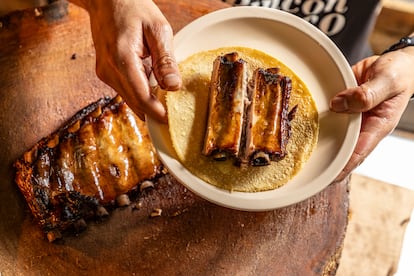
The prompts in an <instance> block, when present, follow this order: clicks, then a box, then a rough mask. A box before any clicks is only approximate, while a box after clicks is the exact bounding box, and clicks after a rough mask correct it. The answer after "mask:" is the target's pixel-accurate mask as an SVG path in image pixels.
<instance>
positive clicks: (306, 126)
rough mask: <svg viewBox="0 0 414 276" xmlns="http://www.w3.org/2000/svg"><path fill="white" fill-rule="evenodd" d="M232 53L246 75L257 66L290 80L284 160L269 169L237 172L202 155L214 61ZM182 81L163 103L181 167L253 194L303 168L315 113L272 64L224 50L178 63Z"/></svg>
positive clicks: (296, 85)
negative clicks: (244, 65)
mask: <svg viewBox="0 0 414 276" xmlns="http://www.w3.org/2000/svg"><path fill="white" fill-rule="evenodd" d="M234 51H237V52H238V53H239V55H240V57H241V58H242V59H244V60H245V61H247V63H248V64H249V76H251V75H252V72H253V70H254V69H256V68H257V67H263V68H266V67H279V68H280V69H281V74H283V75H286V76H289V77H290V78H291V79H292V94H291V99H290V107H293V106H295V105H296V104H298V110H297V112H296V115H295V118H294V120H293V121H292V137H291V139H290V140H289V143H288V147H287V152H288V153H287V156H286V157H285V158H284V159H283V160H281V161H278V162H272V164H271V165H269V166H263V167H248V168H246V169H242V168H239V167H237V166H235V165H234V164H233V160H227V161H214V160H212V159H211V158H208V157H206V156H204V155H202V153H201V151H202V148H203V142H204V134H205V128H206V123H207V112H208V93H209V85H210V77H211V71H212V65H213V61H214V59H215V58H216V57H217V56H219V55H223V54H226V53H229V52H234ZM179 67H180V70H181V74H182V77H183V87H182V89H181V90H180V91H176V92H167V94H166V104H167V110H168V124H169V131H170V135H171V140H172V145H173V147H174V149H175V151H176V153H177V156H178V159H179V160H180V162H181V163H182V164H183V165H184V166H185V167H186V168H187V169H188V170H189V171H190V172H191V173H193V174H194V175H196V176H197V177H199V178H201V179H203V180H204V181H206V182H207V183H210V184H212V185H215V186H217V187H220V188H223V189H227V190H230V191H242V192H258V191H266V190H271V189H276V188H278V187H280V186H282V185H284V184H285V183H287V182H288V181H289V180H290V179H291V178H292V177H293V176H294V175H296V174H297V173H298V172H299V170H300V169H301V168H302V166H303V164H304V163H305V162H306V161H307V160H308V159H309V157H310V155H311V153H312V151H313V150H314V148H315V146H316V143H317V139H318V128H319V124H318V112H317V109H316V105H315V102H314V100H313V98H312V95H311V93H310V92H309V90H308V88H307V87H306V85H305V84H304V83H303V81H302V80H301V79H300V78H299V77H298V76H296V74H294V72H292V70H290V69H289V68H288V67H286V66H285V65H284V64H282V63H281V62H280V61H278V60H277V59H275V58H273V57H271V56H269V55H267V54H265V53H263V52H261V51H257V50H254V49H250V48H245V47H226V48H219V49H215V50H210V51H203V52H199V53H196V54H194V55H192V56H190V57H188V58H187V59H186V60H184V61H183V62H181V63H180V64H179Z"/></svg>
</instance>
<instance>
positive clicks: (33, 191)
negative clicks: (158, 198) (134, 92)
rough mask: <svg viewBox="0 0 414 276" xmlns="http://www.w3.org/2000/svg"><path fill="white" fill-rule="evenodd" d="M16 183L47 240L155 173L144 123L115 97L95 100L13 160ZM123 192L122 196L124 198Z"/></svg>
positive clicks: (118, 199)
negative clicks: (19, 157) (20, 156)
mask: <svg viewBox="0 0 414 276" xmlns="http://www.w3.org/2000/svg"><path fill="white" fill-rule="evenodd" d="M15 167H16V183H17V185H18V186H19V188H20V190H21V191H22V193H23V195H24V197H25V199H26V201H27V203H28V205H29V207H30V209H31V212H32V214H33V215H34V217H35V218H36V219H37V221H38V222H39V224H40V226H41V227H42V229H43V230H44V231H45V232H46V233H47V236H48V238H49V240H50V241H53V240H54V239H56V238H58V237H59V235H60V231H62V230H66V229H68V228H69V227H75V228H83V227H84V226H85V223H84V219H87V218H91V217H102V216H106V215H108V212H107V211H106V209H105V207H106V206H112V205H113V204H114V203H115V202H118V204H119V205H125V204H127V203H128V198H127V197H126V196H125V195H126V194H128V193H130V192H131V191H134V190H137V189H139V185H140V183H143V182H145V181H151V180H153V179H155V178H156V177H158V176H159V175H160V174H161V163H160V161H159V160H158V158H157V155H156V152H155V149H154V148H153V145H152V143H151V140H150V138H149V134H148V131H147V128H146V125H145V123H144V122H143V121H141V120H140V119H139V118H138V117H137V116H136V115H135V114H134V113H133V112H132V110H131V109H129V107H128V106H127V105H126V103H125V102H124V101H123V100H122V99H121V98H120V97H115V98H113V99H109V98H106V99H101V100H100V101H98V102H96V103H93V104H91V105H90V106H88V107H86V108H84V109H83V110H81V111H80V112H78V113H77V114H76V115H75V116H74V117H73V118H72V119H71V120H70V121H69V122H68V123H67V124H65V126H63V127H62V128H61V129H59V130H58V131H56V132H55V133H53V134H51V135H50V136H48V137H45V138H44V139H42V140H40V141H39V142H38V143H37V144H36V145H35V146H34V147H33V148H32V149H30V150H29V151H27V152H26V153H25V154H24V155H23V157H22V158H21V159H19V160H18V161H17V162H16V163H15ZM125 197H126V198H125Z"/></svg>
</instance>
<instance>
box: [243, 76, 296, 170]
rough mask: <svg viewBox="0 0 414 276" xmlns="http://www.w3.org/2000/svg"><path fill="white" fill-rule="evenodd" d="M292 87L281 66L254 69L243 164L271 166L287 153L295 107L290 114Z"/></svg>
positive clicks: (250, 88) (250, 89)
mask: <svg viewBox="0 0 414 276" xmlns="http://www.w3.org/2000/svg"><path fill="white" fill-rule="evenodd" d="M291 90H292V82H291V80H290V78H288V77H286V76H282V75H281V74H279V69H278V68H268V69H262V68H258V69H256V70H255V72H254V75H253V79H252V81H251V85H250V87H249V98H250V99H251V100H250V105H249V107H248V111H247V113H246V127H245V139H246V141H245V148H244V150H243V156H242V158H241V159H242V160H241V162H242V163H246V162H247V163H249V164H251V165H254V166H262V165H268V164H270V161H277V160H280V159H281V158H283V157H284V156H285V155H286V145H287V142H288V140H289V136H290V120H291V119H292V117H293V114H294V112H295V110H296V107H295V108H294V109H293V111H292V113H291V114H290V115H289V110H288V108H289V98H290V93H291Z"/></svg>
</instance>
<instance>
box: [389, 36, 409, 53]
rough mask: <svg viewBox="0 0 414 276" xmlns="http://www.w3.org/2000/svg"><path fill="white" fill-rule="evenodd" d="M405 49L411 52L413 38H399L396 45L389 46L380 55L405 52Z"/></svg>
mask: <svg viewBox="0 0 414 276" xmlns="http://www.w3.org/2000/svg"><path fill="white" fill-rule="evenodd" d="M406 48H407V49H410V50H409V51H412V49H413V48H414V36H412V35H411V36H405V37H403V38H401V39H400V40H399V41H398V42H397V43H395V44H393V45H391V46H390V47H389V48H388V49H386V50H385V51H384V52H382V54H386V53H388V52H392V51H397V50H406Z"/></svg>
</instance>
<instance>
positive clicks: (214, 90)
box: [203, 52, 247, 160]
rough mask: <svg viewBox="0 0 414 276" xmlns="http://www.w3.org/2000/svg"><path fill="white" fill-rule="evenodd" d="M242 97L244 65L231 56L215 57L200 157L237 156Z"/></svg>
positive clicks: (243, 102) (241, 120) (244, 78)
mask: <svg viewBox="0 0 414 276" xmlns="http://www.w3.org/2000/svg"><path fill="white" fill-rule="evenodd" d="M246 93H247V64H246V62H245V61H244V60H242V59H240V58H239V55H238V54H237V53H235V52H233V53H229V54H226V55H223V56H219V57H217V58H216V59H215V61H214V63H213V71H212V77H211V85H210V94H209V107H208V109H209V111H208V114H209V115H208V121H207V128H206V134H205V142H204V148H203V154H204V155H206V156H212V157H213V158H214V159H215V160H226V159H228V158H230V157H235V156H237V155H238V154H239V151H240V140H241V136H242V131H243V117H244V112H245V102H246V99H247V94H246Z"/></svg>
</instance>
